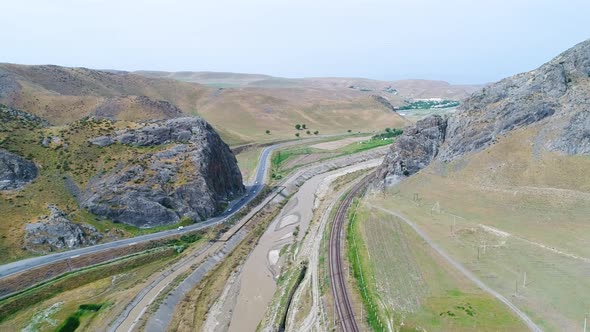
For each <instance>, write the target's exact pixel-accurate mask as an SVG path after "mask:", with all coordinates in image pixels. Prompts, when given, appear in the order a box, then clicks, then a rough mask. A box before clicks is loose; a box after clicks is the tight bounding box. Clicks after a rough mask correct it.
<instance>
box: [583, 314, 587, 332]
mask: <svg viewBox="0 0 590 332" xmlns="http://www.w3.org/2000/svg"><path fill="white" fill-rule="evenodd" d="M587 320H588V317H584V332H586V325H587Z"/></svg>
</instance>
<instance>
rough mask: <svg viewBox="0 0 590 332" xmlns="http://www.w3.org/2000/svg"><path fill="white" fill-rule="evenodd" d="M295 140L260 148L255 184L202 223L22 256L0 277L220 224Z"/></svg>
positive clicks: (250, 196)
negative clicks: (276, 154) (278, 151)
mask: <svg viewBox="0 0 590 332" xmlns="http://www.w3.org/2000/svg"><path fill="white" fill-rule="evenodd" d="M295 143H301V141H296V142H292V143H281V144H275V145H271V146H268V147H266V148H264V149H263V150H262V153H261V154H260V158H259V160H258V167H257V169H256V177H255V178H254V183H251V184H250V185H249V186H248V187H247V194H246V195H244V196H243V197H242V198H240V199H237V200H235V201H233V202H231V204H230V205H229V207H228V209H227V210H226V211H225V212H224V213H223V214H221V215H219V216H217V217H214V218H211V219H208V220H206V221H204V222H200V223H197V224H194V225H190V226H186V227H184V229H182V230H177V229H172V230H167V231H162V232H157V233H152V234H147V235H142V236H137V237H133V238H129V239H123V240H118V241H113V242H107V243H103V244H98V245H94V246H90V247H84V248H79V249H73V250H69V251H65V252H59V253H55V254H50V255H45V256H40V257H34V258H28V259H23V260H20V261H16V262H13V263H9V264H5V265H2V266H0V279H1V278H4V277H7V276H9V275H12V274H15V273H20V272H23V271H26V270H29V269H33V268H37V267H40V266H43V265H46V264H50V263H55V262H58V261H61V260H65V259H68V258H70V257H72V256H76V257H77V256H80V255H87V254H91V253H97V252H101V251H104V250H110V249H114V248H120V247H124V246H128V245H134V244H136V243H139V242H144V241H151V240H156V239H160V238H165V237H168V236H170V235H172V234H182V233H187V232H192V231H195V230H201V229H204V228H208V227H211V226H214V225H217V224H219V223H222V222H223V221H225V220H227V219H228V218H229V217H231V216H232V215H233V214H235V213H236V212H238V211H239V210H240V209H241V208H242V207H244V206H245V205H246V204H248V203H249V202H250V201H251V200H253V199H254V198H255V197H256V195H257V194H258V193H259V192H260V189H262V187H263V185H264V182H265V176H266V171H267V169H268V167H269V164H270V155H271V153H272V152H273V150H275V149H277V148H279V147H282V146H284V145H287V144H295Z"/></svg>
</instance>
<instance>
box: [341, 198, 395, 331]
mask: <svg viewBox="0 0 590 332" xmlns="http://www.w3.org/2000/svg"><path fill="white" fill-rule="evenodd" d="M358 204H359V199H358V198H355V199H354V200H353V204H352V205H351V207H352V208H351V209H349V213H348V221H349V222H348V231H347V232H346V241H347V257H348V262H349V264H350V268H351V269H352V275H353V277H354V280H355V285H356V287H357V290H358V293H359V294H360V297H361V299H362V302H363V306H364V309H365V312H366V316H365V321H366V322H367V324H368V325H369V326H370V327H371V329H372V330H373V331H385V328H384V327H386V325H384V324H383V322H384V319H383V318H382V317H381V314H380V312H379V303H380V300H379V295H378V291H377V289H376V287H375V284H374V283H371V282H370V281H371V280H372V279H371V275H372V273H371V271H370V265H369V264H368V262H367V261H366V257H365V255H364V253H363V252H362V250H363V249H362V248H366V244H365V243H364V239H363V238H362V236H361V235H360V233H359V228H358V226H357V223H356V222H355V221H356V219H357V214H356V211H357V208H358Z"/></svg>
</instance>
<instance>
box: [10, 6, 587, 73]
mask: <svg viewBox="0 0 590 332" xmlns="http://www.w3.org/2000/svg"><path fill="white" fill-rule="evenodd" d="M2 2H3V3H2V6H1V8H0V45H1V46H0V62H10V63H21V64H57V65H63V66H76V67H88V68H95V69H120V70H164V71H227V72H244V73H261V74H269V75H274V76H281V77H326V76H330V77H365V78H373V79H381V80H395V79H404V78H421V79H439V80H445V81H449V82H452V83H457V84H462V83H487V82H492V81H497V80H499V79H501V78H503V77H506V76H510V75H513V74H516V73H519V72H523V71H528V70H531V69H534V68H536V67H538V66H539V65H541V64H543V63H544V62H546V61H548V60H550V59H551V58H552V57H554V56H555V55H557V54H559V53H560V52H562V51H564V50H566V49H567V48H569V47H571V46H573V45H575V44H576V43H579V42H581V41H583V40H585V39H588V38H590V22H589V21H588V13H590V1H588V0H483V1H478V0H446V1H440V0H405V1H401V0H356V1H351V0H206V1H205V0H158V1H156V0H51V1H48V0H18V1H8V0H3V1H2Z"/></svg>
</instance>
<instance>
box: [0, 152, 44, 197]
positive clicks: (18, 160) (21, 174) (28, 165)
mask: <svg viewBox="0 0 590 332" xmlns="http://www.w3.org/2000/svg"><path fill="white" fill-rule="evenodd" d="M37 173H38V172H37V167H36V166H35V164H34V163H33V162H31V161H28V160H26V159H23V158H22V157H19V156H17V155H15V154H14V153H10V152H8V151H4V150H0V190H10V189H18V188H21V187H23V186H24V185H26V184H27V183H29V182H31V181H32V180H33V179H35V178H36V177H37Z"/></svg>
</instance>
